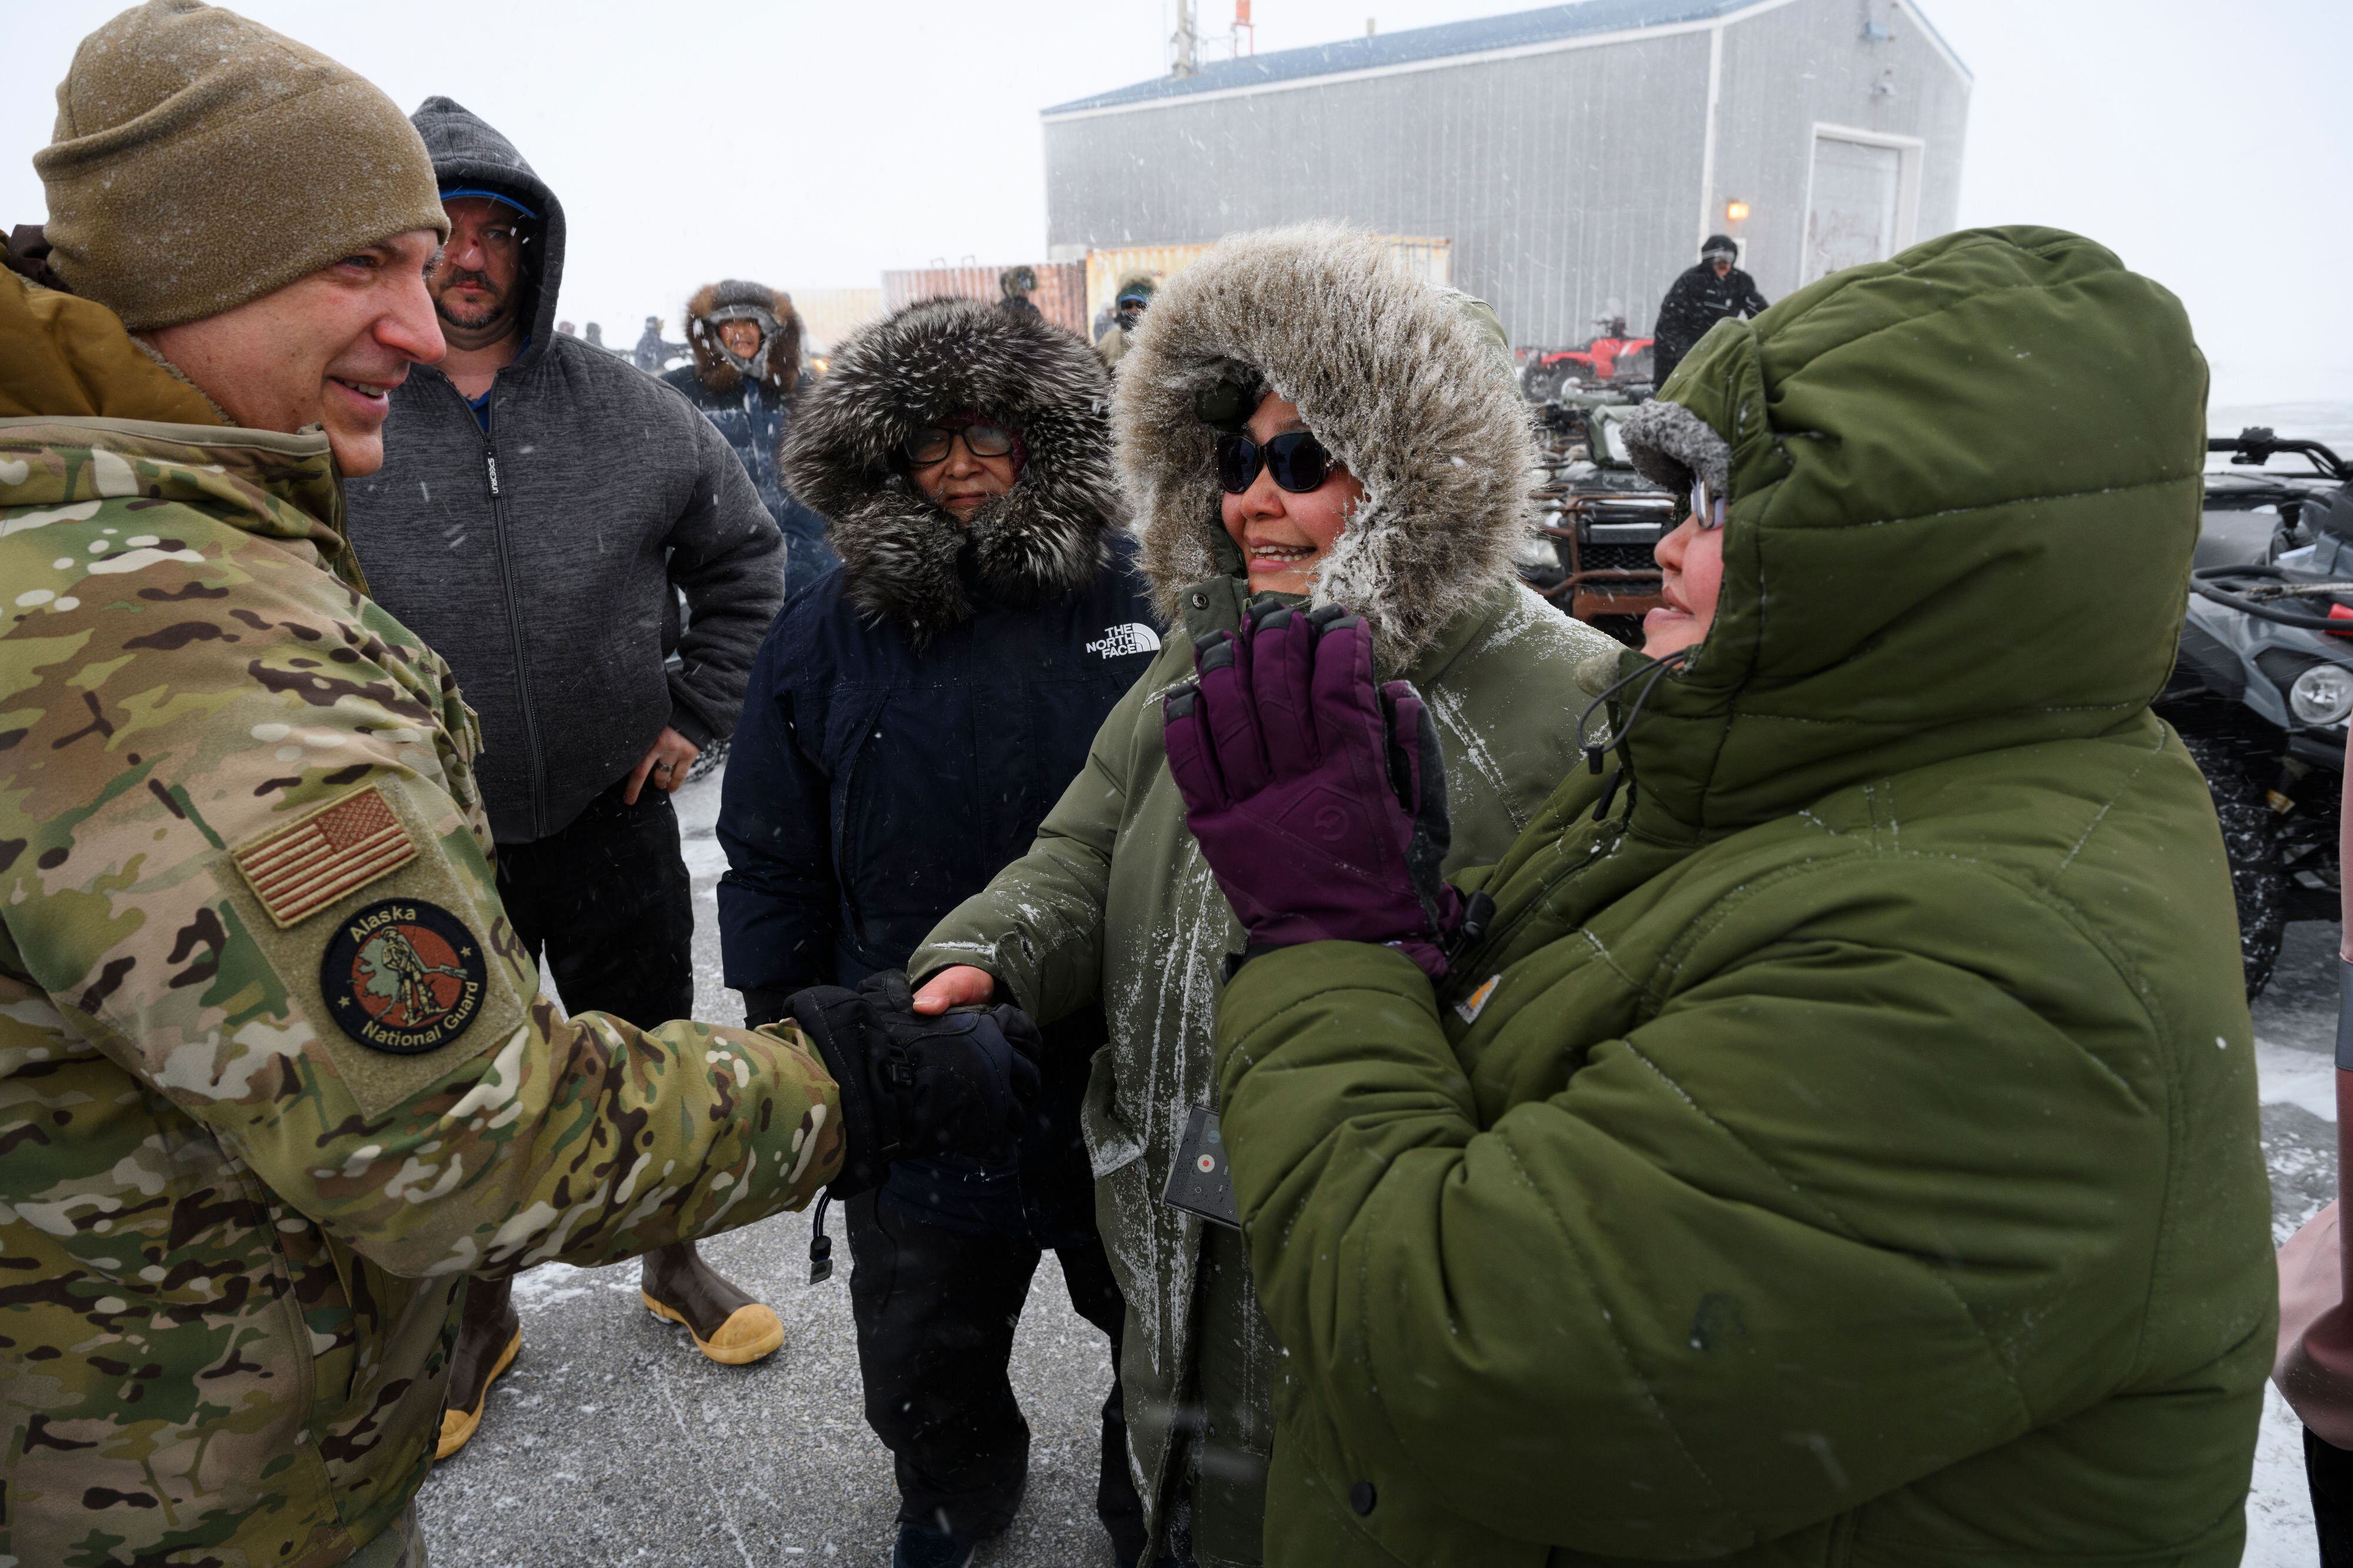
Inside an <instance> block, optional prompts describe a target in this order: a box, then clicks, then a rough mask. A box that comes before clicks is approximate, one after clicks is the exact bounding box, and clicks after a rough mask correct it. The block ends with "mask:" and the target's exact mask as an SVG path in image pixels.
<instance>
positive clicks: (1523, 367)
mask: <svg viewBox="0 0 2353 1568" xmlns="http://www.w3.org/2000/svg"><path fill="white" fill-rule="evenodd" d="M1593 324H1594V325H1595V326H1597V327H1599V328H1600V329H1601V331H1600V334H1599V336H1597V337H1593V338H1588V339H1587V340H1586V341H1585V342H1582V343H1580V344H1578V345H1577V347H1575V348H1573V349H1522V350H1520V351H1518V357H1519V360H1520V391H1521V392H1522V394H1524V395H1525V396H1526V398H1527V400H1528V401H1529V402H1530V403H1546V402H1550V401H1551V400H1552V399H1554V398H1556V397H1558V396H1559V395H1561V394H1562V393H1563V392H1564V391H1569V390H1573V389H1577V388H1582V387H1591V386H1605V385H1618V386H1630V385H1632V384H1635V383H1637V382H1640V383H1642V384H1645V385H1647V384H1649V383H1650V380H1651V340H1650V339H1649V338H1637V337H1630V336H1628V335H1627V331H1626V318H1625V317H1623V316H1601V317H1597V318H1596V319H1595V321H1594V323H1593Z"/></svg>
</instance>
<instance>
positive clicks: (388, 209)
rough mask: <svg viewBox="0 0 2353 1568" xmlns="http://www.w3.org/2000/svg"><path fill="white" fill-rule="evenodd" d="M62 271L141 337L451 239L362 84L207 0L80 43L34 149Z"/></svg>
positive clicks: (399, 128) (160, 8)
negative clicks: (319, 274)
mask: <svg viewBox="0 0 2353 1568" xmlns="http://www.w3.org/2000/svg"><path fill="white" fill-rule="evenodd" d="M33 167H34V168H35V169H37V170H38V171H39V173H40V176H41V183H42V184H44V185H46V186H47V188H48V196H49V221H48V224H47V239H48V242H49V244H50V246H51V247H52V249H51V253H50V256H49V266H50V267H51V268H53V269H54V270H55V271H56V273H57V275H58V277H59V278H61V279H64V280H65V284H66V286H67V287H68V288H69V289H72V290H73V291H74V292H75V293H76V294H79V295H80V296H81V297H82V298H84V299H88V300H97V301H98V302H99V303H100V304H101V305H105V306H107V307H108V308H110V309H111V310H113V311H114V313H115V314H116V315H118V316H121V318H122V324H123V325H124V326H127V327H129V328H131V329H132V331H142V330H144V329H147V328H150V327H168V326H172V325H174V324H176V323H178V322H181V321H195V320H197V319H198V318H200V317H204V316H210V315H215V314H217V313H218V312H220V311H222V310H228V309H229V308H230V307H232V306H236V305H242V304H244V303H245V302H246V301H247V300H258V299H259V298H260V297H261V296H262V295H264V294H267V293H269V292H270V291H271V290H272V289H279V288H281V287H283V286H284V285H286V284H288V283H290V282H292V281H293V280H294V279H297V278H300V277H301V276H302V275H303V274H305V273H307V272H315V271H316V270H318V269H319V268H322V267H324V266H326V265H327V264H328V263H329V262H331V261H335V260H338V259H340V258H343V257H345V256H349V255H350V254H351V253H352V252H353V251H355V250H361V249H364V248H365V247H368V246H371V245H374V244H375V243H377V242H378V241H379V240H383V239H386V238H389V237H391V236H393V235H396V234H402V233H406V232H407V231H408V230H410V229H418V228H430V229H435V230H438V231H439V232H440V233H441V234H442V235H444V236H447V235H448V232H449V224H448V219H447V218H446V217H444V216H442V212H441V196H440V190H439V185H438V182H437V181H436V180H435V179H434V176H433V160H432V159H431V158H430V157H428V156H427V154H426V152H425V142H424V141H423V139H421V138H420V137H419V136H418V135H417V128H416V127H415V126H413V125H411V124H409V122H408V117H407V116H406V115H404V114H403V113H401V112H400V110H399V108H398V107H397V106H396V105H395V104H394V102H393V101H392V100H390V99H389V98H386V97H385V95H384V94H383V93H382V92H381V91H379V90H378V89H376V87H375V84H374V83H372V82H370V81H368V80H367V79H365V78H364V77H361V76H357V75H354V74H353V72H351V71H349V70H346V69H345V68H343V67H342V66H339V65H337V64H336V63H335V62H334V61H332V60H331V59H329V58H327V57H326V56H324V55H322V54H320V53H318V52H317V51H316V50H314V49H307V48H304V47H302V46H301V44H298V43H296V42H294V41H293V40H292V39H291V38H288V37H281V36H280V35H279V34H277V33H273V32H271V31H270V30H269V28H267V27H265V26H261V25H260V24H259V23H258V22H249V21H248V20H246V19H245V18H244V17H243V16H238V15H237V13H236V12H234V11H225V10H221V9H219V8H217V7H215V6H211V5H202V4H199V0H148V3H147V4H146V5H141V6H137V7H135V8H134V9H132V10H129V11H125V12H123V13H122V14H121V16H117V17H115V18H114V19H113V20H112V21H111V22H109V23H107V24H106V26H103V27H100V29H99V30H98V31H96V32H95V33H92V34H91V35H90V37H87V38H84V39H83V40H82V41H81V47H79V49H77V50H75V51H74V59H73V67H72V68H71V69H69V70H68V71H67V72H66V79H65V80H63V81H62V82H59V83H58V128H57V132H56V135H55V136H54V138H53V139H52V140H51V142H50V143H49V145H48V146H47V147H45V148H43V149H42V150H41V151H40V152H38V153H34V154H33Z"/></svg>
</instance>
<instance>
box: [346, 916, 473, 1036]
mask: <svg viewBox="0 0 2353 1568" xmlns="http://www.w3.org/2000/svg"><path fill="white" fill-rule="evenodd" d="M489 979H490V972H489V966H488V965H487V964H486V963H484V962H483V958H482V944H481V943H480V942H478V941H476V940H475V938H474V933H473V932H472V931H468V930H467V929H466V922H465V921H461V920H459V918H458V917H457V916H456V915H453V914H451V913H450V912H449V911H448V910H445V909H443V908H442V907H441V906H440V905H438V904H429V903H427V902H426V901H425V900H422V899H385V900H383V901H382V902H380V903H374V904H370V905H368V906H367V907H365V908H364V909H360V910H353V911H352V913H351V914H349V915H347V916H345V917H344V919H343V926H342V929H341V930H339V931H336V932H335V934H334V938H333V940H332V941H330V942H328V943H327V952H326V956H325V957H324V958H322V959H321V960H320V961H319V990H320V993H321V994H322V995H323V996H324V997H325V998H326V1003H327V1010H328V1011H329V1012H331V1013H332V1014H333V1015H334V1017H335V1022H336V1023H337V1024H338V1025H339V1026H342V1028H343V1033H345V1034H346V1035H349V1036H350V1037H352V1038H353V1039H354V1040H357V1041H358V1042H359V1043H360V1044H361V1045H364V1046H365V1047H368V1048H369V1049H371V1050H377V1051H385V1052H388V1053H389V1054H391V1055H393V1056H398V1057H406V1056H415V1055H417V1053H419V1052H421V1051H429V1050H433V1049H435V1048H436V1047H440V1046H445V1045H447V1044H448V1043H449V1042H450V1041H451V1040H454V1039H456V1038H457V1037H459V1036H460V1035H462V1034H464V1033H465V1032H466V1030H467V1028H468V1026H470V1025H471V1024H472V1023H473V1021H474V1018H475V1016H476V1015H478V1014H480V1012H481V1010H482V1000H483V996H484V994H485V992H486V990H487V989H488V984H489Z"/></svg>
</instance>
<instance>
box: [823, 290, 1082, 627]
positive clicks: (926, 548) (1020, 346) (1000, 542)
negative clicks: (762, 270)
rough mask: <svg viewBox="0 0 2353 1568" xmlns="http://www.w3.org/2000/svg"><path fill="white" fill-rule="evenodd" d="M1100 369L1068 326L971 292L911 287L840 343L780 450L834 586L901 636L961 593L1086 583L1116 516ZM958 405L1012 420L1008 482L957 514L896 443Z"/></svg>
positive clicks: (1013, 595) (1024, 593) (1033, 596)
mask: <svg viewBox="0 0 2353 1568" xmlns="http://www.w3.org/2000/svg"><path fill="white" fill-rule="evenodd" d="M1110 399H1111V377H1110V375H1109V374H1107V373H1106V372H1105V371H1104V369H1103V361H1102V360H1100V359H1098V358H1097V357H1096V356H1095V354H1094V353H1093V351H1092V349H1090V348H1089V347H1088V346H1087V345H1086V344H1085V343H1084V342H1081V341H1080V340H1079V339H1078V338H1076V337H1073V336H1072V335H1071V334H1070V333H1069V332H1066V331H1062V330H1061V329H1060V328H1059V327H1052V326H1049V325H1047V324H1046V323H1045V322H1044V321H1040V320H1038V319H1036V318H1034V317H1029V316H1024V315H1018V314H1016V313H1014V312H1012V311H1009V310H999V309H997V307H996V306H995V305H994V304H986V303H983V302H981V301H979V300H921V301H919V302H917V303H915V304H913V305H909V306H907V307H906V308H905V309H903V310H899V311H897V312H895V313H894V314H892V315H891V316H888V317H886V318H884V319H883V320H881V321H877V322H875V323H874V324H873V325H872V326H870V327H867V328H865V329H863V330H862V331H859V332H858V333H857V334H856V335H855V336H853V337H851V338H850V339H849V341H848V342H845V343H843V344H842V345H841V347H840V349H839V352H838V353H836V354H835V355H834V357H833V363H832V365H831V367H830V368H829V369H828V371H827V373H826V375H825V377H824V379H823V380H821V381H819V382H818V383H817V384H815V385H814V386H812V387H811V388H809V390H807V392H805V393H803V394H802V395H801V400H800V405H799V411H798V413H797V415H796V416H795V419H794V423H793V431H792V436H791V438H790V439H789V440H788V441H787V442H786V447H785V477H786V482H787V483H788V484H789V485H790V486H791V487H792V490H793V493H794V494H795V495H797V496H798V497H799V498H800V499H801V500H803V501H805V502H807V504H808V505H810V506H812V507H814V508H816V509H817V510H818V511H820V512H822V513H824V514H825V517H826V520H827V523H828V542H830V543H831V544H832V546H833V548H834V550H835V552H837V553H838V554H839V555H840V557H841V564H842V569H843V571H844V572H845V573H846V574H848V577H849V596H850V598H851V600H852V601H853V602H855V603H856V604H857V605H859V607H860V609H861V610H862V611H864V612H865V613H867V614H868V615H870V616H875V617H878V618H889V619H891V620H893V621H896V622H897V623H898V624H899V625H900V626H901V627H902V628H903V629H904V630H905V631H906V633H907V634H908V636H909V637H911V638H913V640H914V641H915V643H916V644H917V646H919V647H920V646H922V645H923V644H924V643H926V642H928V641H929V640H930V638H931V637H932V634H933V633H934V632H935V631H937V630H939V629H940V628H941V627H943V626H955V625H959V624H961V623H963V622H964V621H965V620H968V619H969V618H970V617H971V615H972V601H971V598H970V594H971V592H973V591H977V592H979V593H982V594H986V595H988V596H989V597H991V598H993V599H996V600H998V601H1000V602H1003V603H1008V604H1016V605H1034V604H1044V603H1047V602H1049V601H1051V600H1053V599H1056V598H1059V597H1060V596H1062V595H1066V594H1071V593H1076V592H1078V591H1079V590H1080V589H1082V588H1083V587H1084V586H1085V585H1086V584H1089V583H1091V582H1092V581H1093V580H1094V578H1095V575H1096V574H1097V573H1099V572H1101V571H1102V569H1103V565H1104V563H1106V562H1107V561H1108V560H1109V558H1110V557H1109V554H1108V552H1107V538H1106V536H1107V535H1108V534H1109V532H1110V531H1112V530H1113V529H1114V528H1117V527H1119V526H1120V525H1121V524H1122V522H1123V521H1124V509H1123V507H1122V504H1121V499H1120V490H1119V481H1118V479H1117V478H1116V477H1115V476H1114V474H1113V471H1112V461H1111V429H1110V421H1109V414H1108V408H1109V404H1110ZM963 409H970V410H973V411H974V412H976V413H979V414H983V415H986V416H989V417H991V418H993V419H997V420H1001V421H1003V422H1004V423H1006V424H1008V425H1010V426H1014V427H1016V428H1017V429H1018V431H1019V432H1020V435H1021V442H1022V447H1023V449H1024V451H1025V454H1026V455H1025V458H1024V461H1023V463H1022V466H1021V471H1020V475H1019V477H1018V479H1016V480H1015V481H1014V485H1013V489H1011V490H1009V491H1008V492H1007V493H1006V494H1004V495H1002V496H998V497H995V498H993V499H991V500H989V501H988V502H987V504H986V505H984V506H983V507H981V509H980V510H978V511H976V512H975V513H974V514H973V517H972V521H970V522H969V523H966V524H963V525H959V524H958V523H957V522H956V521H955V519H954V518H952V517H950V516H949V515H948V514H947V513H946V512H945V511H944V510H941V509H940V508H938V507H936V506H934V505H933V504H932V503H931V501H929V500H926V499H924V497H923V493H922V492H921V491H919V490H917V489H915V487H914V483H913V480H912V479H910V478H909V477H908V474H907V469H906V464H905V462H904V461H903V460H902V459H901V458H900V457H899V455H898V447H899V445H900V443H901V442H902V441H904V440H905V439H906V438H907V437H909V436H910V435H912V434H913V433H914V432H915V431H916V430H917V429H918V428H920V427H921V426H924V425H927V424H930V423H931V422H933V421H934V420H936V419H940V418H943V417H944V416H947V415H950V414H954V413H956V412H957V411H959V410H963Z"/></svg>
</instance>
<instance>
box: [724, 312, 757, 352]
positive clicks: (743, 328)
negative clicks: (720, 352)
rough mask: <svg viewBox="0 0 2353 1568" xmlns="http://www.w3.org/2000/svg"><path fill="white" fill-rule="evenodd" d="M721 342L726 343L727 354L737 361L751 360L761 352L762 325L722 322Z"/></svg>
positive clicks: (750, 322)
mask: <svg viewBox="0 0 2353 1568" xmlns="http://www.w3.org/2000/svg"><path fill="white" fill-rule="evenodd" d="M719 341H720V342H723V343H725V344H726V345H727V352H728V353H731V354H733V355H734V356H735V357H736V358H737V359H750V358H751V357H752V356H753V355H754V354H755V353H759V352H760V323H759V322H757V321H722V322H720V323H719Z"/></svg>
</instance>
